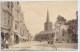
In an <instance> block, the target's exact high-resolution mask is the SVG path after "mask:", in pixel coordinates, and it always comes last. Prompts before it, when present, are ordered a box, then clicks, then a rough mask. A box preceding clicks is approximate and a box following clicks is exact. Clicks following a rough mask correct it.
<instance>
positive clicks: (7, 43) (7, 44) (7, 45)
mask: <svg viewBox="0 0 80 52" xmlns="http://www.w3.org/2000/svg"><path fill="white" fill-rule="evenodd" d="M6 48H7V49H8V48H9V42H8V41H7V40H6Z"/></svg>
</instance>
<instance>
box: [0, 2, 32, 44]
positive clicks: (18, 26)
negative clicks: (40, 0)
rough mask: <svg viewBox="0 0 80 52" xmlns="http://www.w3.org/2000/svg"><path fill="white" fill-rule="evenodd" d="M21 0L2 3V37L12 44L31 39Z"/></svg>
mask: <svg viewBox="0 0 80 52" xmlns="http://www.w3.org/2000/svg"><path fill="white" fill-rule="evenodd" d="M23 17H24V16H23V13H22V11H21V6H20V4H19V2H2V3H1V37H2V41H3V40H6V41H8V42H9V44H10V45H13V44H17V43H20V42H26V41H28V40H30V39H31V34H30V33H29V31H28V29H27V28H26V25H25V23H24V19H23Z"/></svg>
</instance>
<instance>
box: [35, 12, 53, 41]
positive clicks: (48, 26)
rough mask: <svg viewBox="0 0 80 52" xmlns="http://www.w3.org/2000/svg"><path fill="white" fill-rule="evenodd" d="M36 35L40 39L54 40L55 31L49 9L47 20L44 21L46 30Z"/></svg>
mask: <svg viewBox="0 0 80 52" xmlns="http://www.w3.org/2000/svg"><path fill="white" fill-rule="evenodd" d="M35 37H36V38H37V40H38V41H48V40H53V37H54V32H53V29H52V22H50V20H49V13H48V11H47V19H46V22H45V23H44V31H41V32H40V33H38V34H37V35H36V36H35Z"/></svg>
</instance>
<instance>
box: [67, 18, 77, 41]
mask: <svg viewBox="0 0 80 52" xmlns="http://www.w3.org/2000/svg"><path fill="white" fill-rule="evenodd" d="M66 24H67V25H68V34H69V36H71V39H72V40H73V41H74V42H77V36H78V34H77V31H78V23H77V20H76V19H73V20H69V21H68V22H67V23H66Z"/></svg>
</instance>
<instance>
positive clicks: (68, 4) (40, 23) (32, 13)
mask: <svg viewBox="0 0 80 52" xmlns="http://www.w3.org/2000/svg"><path fill="white" fill-rule="evenodd" d="M20 5H21V10H22V13H23V15H24V22H25V25H26V27H27V29H28V30H29V32H30V33H31V35H32V36H35V35H36V33H39V32H40V31H43V30H44V23H45V22H46V18H47V10H48V12H49V19H50V21H51V22H52V23H53V27H54V23H55V21H56V18H57V17H58V16H59V15H61V16H63V17H64V18H65V19H66V20H67V21H68V20H71V19H75V18H76V11H78V8H77V7H78V6H77V1H52V2H50V1H48V2H47V1H43V2H40V1H34V2H32V1H27V2H24V1H21V2H20Z"/></svg>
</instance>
